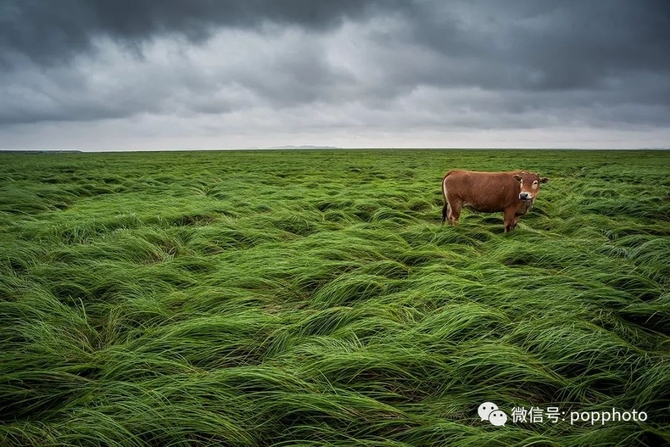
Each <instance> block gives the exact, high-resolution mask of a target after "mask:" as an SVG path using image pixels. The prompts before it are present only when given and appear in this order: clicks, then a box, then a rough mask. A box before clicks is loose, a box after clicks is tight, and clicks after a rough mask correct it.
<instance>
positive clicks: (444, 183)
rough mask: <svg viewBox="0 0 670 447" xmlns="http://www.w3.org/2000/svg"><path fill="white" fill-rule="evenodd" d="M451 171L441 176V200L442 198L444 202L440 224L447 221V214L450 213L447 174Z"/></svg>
mask: <svg viewBox="0 0 670 447" xmlns="http://www.w3.org/2000/svg"><path fill="white" fill-rule="evenodd" d="M452 172H454V171H449V172H447V173H446V174H445V175H444V177H443V178H442V200H444V204H443V205H442V225H444V223H445V222H446V221H447V216H448V215H449V214H451V210H450V209H449V200H448V198H447V177H449V174H451V173H452Z"/></svg>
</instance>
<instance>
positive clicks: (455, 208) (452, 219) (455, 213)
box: [447, 199, 463, 225]
mask: <svg viewBox="0 0 670 447" xmlns="http://www.w3.org/2000/svg"><path fill="white" fill-rule="evenodd" d="M462 208H463V203H462V202H460V201H459V200H455V199H454V200H450V201H449V214H448V216H447V218H448V219H449V223H450V224H452V225H457V224H458V218H459V217H461V209H462Z"/></svg>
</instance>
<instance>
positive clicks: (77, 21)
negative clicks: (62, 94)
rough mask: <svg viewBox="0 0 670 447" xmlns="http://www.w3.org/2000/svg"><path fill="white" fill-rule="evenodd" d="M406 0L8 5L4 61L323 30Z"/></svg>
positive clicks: (49, 0)
mask: <svg viewBox="0 0 670 447" xmlns="http://www.w3.org/2000/svg"><path fill="white" fill-rule="evenodd" d="M398 3H401V2H400V0H319V1H313V0H2V1H1V3H0V50H2V51H1V52H0V54H2V55H3V56H0V57H1V58H3V59H2V61H3V62H4V63H5V64H8V63H10V61H9V60H7V58H8V57H10V56H16V55H21V56H25V57H27V58H29V59H31V60H33V61H36V62H40V63H53V62H59V61H64V60H67V59H68V58H69V57H70V56H72V55H73V54H76V53H78V52H80V51H86V50H89V49H91V39H92V38H94V37H99V36H106V37H110V38H112V39H115V40H118V41H119V42H121V43H124V44H127V45H130V46H132V45H134V44H137V43H138V42H141V41H143V40H146V39H151V38H153V37H156V36H160V35H166V34H179V35H183V36H185V37H186V38H188V39H189V40H192V41H195V42H199V41H202V40H204V39H206V38H207V37H209V36H210V34H211V32H212V31H213V30H215V29H216V28H219V27H241V28H244V27H256V26H259V25H261V24H262V23H264V22H266V21H269V22H273V23H277V24H295V25H299V26H304V27H307V28H310V29H313V30H321V29H326V28H329V27H332V26H333V25H336V24H338V23H339V22H340V21H341V20H342V19H343V18H346V17H360V16H363V15H365V14H373V13H375V11H377V10H379V9H381V8H383V9H387V8H394V7H395V6H397V4H398Z"/></svg>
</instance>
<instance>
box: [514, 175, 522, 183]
mask: <svg viewBox="0 0 670 447" xmlns="http://www.w3.org/2000/svg"><path fill="white" fill-rule="evenodd" d="M514 180H516V181H517V182H520V181H521V180H523V179H522V178H521V176H520V175H516V174H514Z"/></svg>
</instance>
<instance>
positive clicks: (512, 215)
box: [503, 208, 517, 233]
mask: <svg viewBox="0 0 670 447" xmlns="http://www.w3.org/2000/svg"><path fill="white" fill-rule="evenodd" d="M503 216H504V222H505V233H507V232H508V231H512V230H514V226H515V225H516V220H517V219H516V209H515V208H507V209H506V210H505V211H504V215H503Z"/></svg>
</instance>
